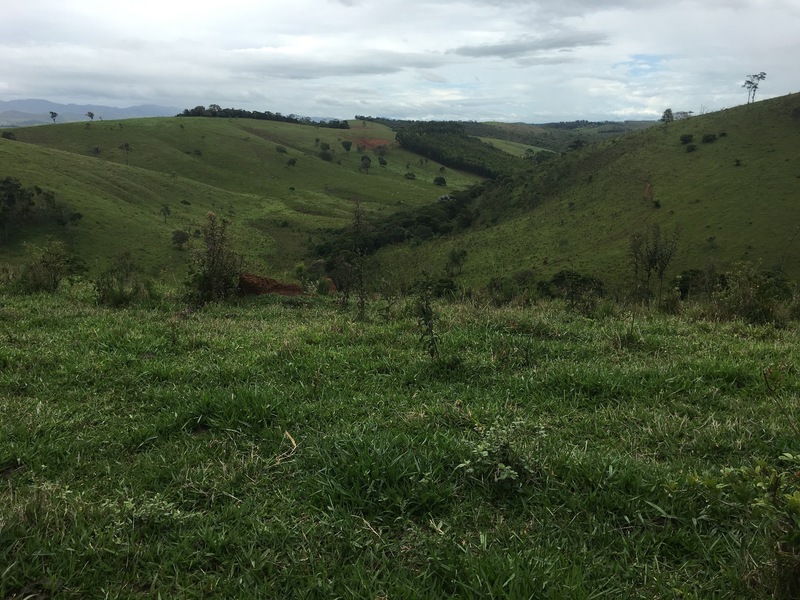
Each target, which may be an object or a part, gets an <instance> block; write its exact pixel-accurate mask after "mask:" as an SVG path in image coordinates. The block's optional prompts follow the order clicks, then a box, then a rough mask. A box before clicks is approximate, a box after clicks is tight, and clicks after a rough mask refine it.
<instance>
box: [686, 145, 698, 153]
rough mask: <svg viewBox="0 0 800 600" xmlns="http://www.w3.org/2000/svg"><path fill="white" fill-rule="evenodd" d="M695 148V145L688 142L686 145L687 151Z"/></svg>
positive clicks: (692, 150)
mask: <svg viewBox="0 0 800 600" xmlns="http://www.w3.org/2000/svg"><path fill="white" fill-rule="evenodd" d="M695 150H697V146H695V145H694V144H689V145H688V146H686V151H687V152H694V151H695Z"/></svg>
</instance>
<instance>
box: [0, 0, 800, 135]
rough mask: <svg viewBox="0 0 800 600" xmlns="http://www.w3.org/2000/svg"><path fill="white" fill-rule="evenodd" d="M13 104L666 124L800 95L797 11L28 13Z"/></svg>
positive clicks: (526, 7)
mask: <svg viewBox="0 0 800 600" xmlns="http://www.w3.org/2000/svg"><path fill="white" fill-rule="evenodd" d="M9 4H10V6H3V7H0V18H2V20H3V23H4V35H3V38H2V39H0V55H2V56H3V61H2V65H0V99H3V100H10V99H14V98H30V97H39V98H46V99H50V100H53V101H58V102H92V103H108V104H113V105H117V106H121V105H130V104H138V103H158V104H168V105H174V106H178V107H192V106H195V105H197V104H210V103H212V102H215V103H218V104H222V105H224V106H237V107H241V108H250V109H258V110H272V111H280V112H283V113H295V114H301V115H313V116H333V117H340V118H348V117H352V116H353V115H354V114H356V113H358V114H371V115H376V116H377V115H382V116H394V117H413V118H426V117H427V118H452V119H478V120H482V119H505V120H525V121H530V122H537V121H538V122H541V121H547V120H554V119H557V120H562V119H578V118H590V119H606V118H609V119H610V118H642V117H645V118H657V117H658V116H660V114H661V112H663V109H664V108H666V107H668V106H672V107H673V108H675V109H676V110H679V109H680V110H699V108H700V106H701V105H704V106H706V107H707V108H708V109H714V108H722V107H725V106H732V105H735V104H740V103H742V102H744V101H745V99H746V94H745V93H744V92H743V91H742V90H741V89H740V86H741V82H742V81H744V77H745V76H746V75H747V74H748V73H754V72H759V71H766V73H767V79H766V80H765V81H764V82H763V83H762V86H761V89H760V90H759V92H760V93H759V96H760V97H761V98H766V97H769V96H774V95H781V94H786V93H789V92H793V91H798V89H800V72H799V71H798V70H797V68H796V66H795V63H796V56H798V55H800V40H798V36H797V31H800V2H797V1H796V0H710V1H709V2H705V3H703V4H698V3H696V2H688V1H686V0H676V1H674V2H672V3H668V4H666V3H665V4H655V3H648V4H646V5H644V6H643V3H642V2H641V1H640V0H601V1H597V0H560V1H559V2H549V1H545V0H455V1H453V2H448V3H443V2H433V1H432V0H382V1H381V2H375V1H372V0H371V1H369V2H366V1H361V0H295V1H294V2H291V3H290V2H288V1H274V2H272V1H271V2H263V1H262V0H228V1H227V2H225V3H223V4H219V3H211V2H205V1H203V0H193V1H191V2H190V1H188V0H138V1H137V2H135V3H115V4H114V5H113V6H109V5H108V3H107V2H102V1H100V0H26V1H25V2H13V3H9Z"/></svg>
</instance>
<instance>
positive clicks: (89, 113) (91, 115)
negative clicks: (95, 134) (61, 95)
mask: <svg viewBox="0 0 800 600" xmlns="http://www.w3.org/2000/svg"><path fill="white" fill-rule="evenodd" d="M86 116H87V117H89V120H90V121H94V113H93V112H92V111H89V112H87V113H86Z"/></svg>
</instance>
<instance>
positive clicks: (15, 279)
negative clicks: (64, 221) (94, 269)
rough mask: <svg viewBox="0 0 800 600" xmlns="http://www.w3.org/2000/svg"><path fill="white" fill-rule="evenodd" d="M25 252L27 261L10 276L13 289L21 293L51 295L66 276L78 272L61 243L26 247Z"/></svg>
mask: <svg viewBox="0 0 800 600" xmlns="http://www.w3.org/2000/svg"><path fill="white" fill-rule="evenodd" d="M27 250H28V259H27V260H26V261H25V262H24V263H23V264H22V265H21V266H20V267H18V268H17V269H14V270H13V271H12V272H11V274H10V279H11V281H12V283H13V284H14V287H16V288H17V289H18V290H19V291H21V292H23V293H28V294H33V293H37V292H48V293H51V294H52V293H53V292H55V291H56V290H57V289H58V286H59V284H60V283H61V281H62V280H63V279H64V278H65V277H66V276H67V275H70V274H72V273H75V272H77V271H79V270H80V269H79V267H78V266H77V265H76V263H75V260H74V259H72V258H71V257H70V256H69V254H67V251H66V250H65V248H64V244H63V243H61V242H57V241H52V240H51V241H49V242H48V243H47V244H45V245H44V246H41V247H40V246H28V247H27Z"/></svg>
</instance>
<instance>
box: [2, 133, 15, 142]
mask: <svg viewBox="0 0 800 600" xmlns="http://www.w3.org/2000/svg"><path fill="white" fill-rule="evenodd" d="M3 139H4V140H12V141H16V139H17V136H16V135H14V132H13V131H4V132H3Z"/></svg>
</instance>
